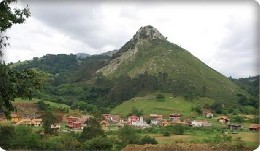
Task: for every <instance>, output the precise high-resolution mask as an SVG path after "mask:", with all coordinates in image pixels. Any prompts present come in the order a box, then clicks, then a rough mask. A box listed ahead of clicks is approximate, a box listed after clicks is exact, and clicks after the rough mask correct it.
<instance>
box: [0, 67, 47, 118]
mask: <svg viewBox="0 0 260 151" xmlns="http://www.w3.org/2000/svg"><path fill="white" fill-rule="evenodd" d="M45 80H46V76H45V74H44V73H43V72H41V71H39V70H36V69H32V70H24V71H19V72H18V71H16V70H12V69H10V67H8V66H6V65H5V64H0V111H2V112H4V113H5V114H6V116H8V115H10V111H13V110H14V107H13V105H12V103H11V101H14V99H15V98H17V97H21V98H29V99H32V96H33V93H34V92H36V90H37V89H41V88H42V87H43V85H44V82H45Z"/></svg>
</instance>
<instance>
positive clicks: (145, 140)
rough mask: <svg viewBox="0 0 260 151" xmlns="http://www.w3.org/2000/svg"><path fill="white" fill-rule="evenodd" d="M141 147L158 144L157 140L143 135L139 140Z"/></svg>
mask: <svg viewBox="0 0 260 151" xmlns="http://www.w3.org/2000/svg"><path fill="white" fill-rule="evenodd" d="M139 144H141V145H143V144H158V142H157V140H156V139H155V138H153V137H150V136H148V135H145V136H144V137H142V138H141V139H140V143H139Z"/></svg>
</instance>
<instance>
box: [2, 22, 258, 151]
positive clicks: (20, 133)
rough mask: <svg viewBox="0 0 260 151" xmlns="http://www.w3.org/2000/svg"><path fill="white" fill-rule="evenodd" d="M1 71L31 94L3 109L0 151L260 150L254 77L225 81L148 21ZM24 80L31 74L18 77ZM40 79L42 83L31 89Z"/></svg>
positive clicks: (256, 93)
mask: <svg viewBox="0 0 260 151" xmlns="http://www.w3.org/2000/svg"><path fill="white" fill-rule="evenodd" d="M6 69H7V71H10V73H11V71H16V72H17V75H19V76H21V77H23V78H21V79H19V78H17V79H18V80H17V79H15V78H14V79H15V80H17V81H18V82H20V83H21V85H22V86H23V87H26V86H28V87H29V89H28V90H29V92H23V93H24V94H27V93H28V94H30V95H31V100H26V99H24V98H20V97H19V98H14V100H13V101H12V98H11V99H10V100H8V101H9V103H11V105H12V106H13V107H14V110H13V111H12V112H5V110H3V111H1V118H0V119H1V121H0V123H1V125H0V138H2V137H4V136H8V137H7V139H5V140H2V139H1V140H0V146H1V147H3V148H4V149H25V150H34V149H36V150H38V149H40V150H65V149H66V150H133V148H139V149H140V150H142V149H143V150H144V149H147V148H148V149H152V150H173V149H180V150H187V149H193V150H197V149H198V148H204V149H205V150H213V149H214V150H237V149H242V150H252V149H255V148H257V146H259V130H260V125H259V113H258V112H259V93H258V92H259V75H258V76H254V77H249V78H242V79H233V78H231V77H230V78H228V77H225V76H224V75H222V74H221V73H219V72H217V71H216V70H214V69H212V68H211V67H209V66H208V65H206V64H205V63H203V62H202V61H200V60H199V59H198V58H196V57H195V56H193V55H192V54H191V53H190V52H189V51H188V50H185V49H184V48H182V47H180V46H179V45H176V44H173V43H171V42H169V41H167V38H166V37H164V36H163V35H162V34H161V33H160V32H159V31H158V30H157V29H156V28H154V27H152V26H151V25H148V26H144V27H141V28H140V29H139V30H138V31H137V32H136V34H135V35H134V36H133V38H132V39H130V40H129V41H128V42H126V44H124V45H123V46H122V47H121V48H120V49H119V50H114V51H110V52H107V53H103V54H99V55H88V54H83V53H80V54H68V55H67V54H57V55H53V54H47V55H45V56H43V57H40V58H38V57H35V58H33V60H27V61H24V62H17V63H9V64H8V65H7V67H6ZM19 72H26V73H27V72H28V73H29V76H25V75H23V74H19ZM32 75H35V79H33V78H30V76H31V77H33V76H32ZM37 75H38V76H37ZM39 75H40V76H39ZM28 77H29V78H28ZM26 78H28V79H33V80H32V81H29V82H27V81H26V82H24V81H22V80H23V79H26ZM19 80H20V81H19ZM37 80H40V81H41V82H42V83H36V82H37ZM12 82H13V81H12V80H10V83H11V84H13V83H12ZM37 84H39V85H40V86H39V87H42V89H39V90H33V89H31V87H33V86H37V88H38V85H37ZM15 86H16V85H14V86H13V87H12V88H16V87H15ZM18 88H19V89H22V88H20V87H18ZM22 96H23V94H22ZM10 97H12V96H11V95H10ZM23 140H28V141H23ZM148 144H152V145H148Z"/></svg>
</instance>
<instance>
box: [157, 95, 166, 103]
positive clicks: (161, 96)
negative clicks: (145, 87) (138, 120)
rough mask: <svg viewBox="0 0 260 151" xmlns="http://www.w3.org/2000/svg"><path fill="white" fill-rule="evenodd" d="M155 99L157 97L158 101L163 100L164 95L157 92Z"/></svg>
mask: <svg viewBox="0 0 260 151" xmlns="http://www.w3.org/2000/svg"><path fill="white" fill-rule="evenodd" d="M156 99H157V100H158V101H163V100H164V99H165V97H164V95H162V94H157V96H156Z"/></svg>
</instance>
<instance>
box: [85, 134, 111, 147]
mask: <svg viewBox="0 0 260 151" xmlns="http://www.w3.org/2000/svg"><path fill="white" fill-rule="evenodd" d="M112 147H113V143H112V141H111V140H110V139H109V138H107V137H103V136H98V137H95V138H93V139H91V140H87V141H86V142H85V143H84V149H86V150H111V149H112Z"/></svg>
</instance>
